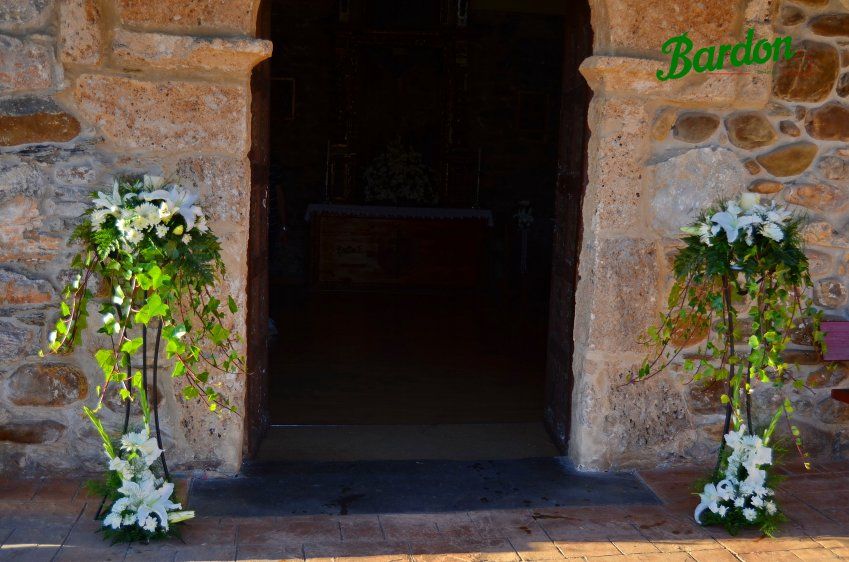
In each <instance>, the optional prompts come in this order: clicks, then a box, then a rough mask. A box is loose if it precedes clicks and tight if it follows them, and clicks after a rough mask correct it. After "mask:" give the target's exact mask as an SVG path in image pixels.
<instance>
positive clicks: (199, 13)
mask: <svg viewBox="0 0 849 562" xmlns="http://www.w3.org/2000/svg"><path fill="white" fill-rule="evenodd" d="M116 4H117V6H118V13H119V16H120V18H121V23H123V24H124V25H127V26H132V27H139V28H144V29H161V30H164V31H188V32H192V33H193V34H200V33H199V32H204V31H209V32H212V33H224V34H239V35H250V34H251V33H252V32H253V30H254V27H255V24H256V14H255V11H254V7H255V5H256V4H257V3H256V2H255V1H254V0H181V1H180V2H151V1H150V0H118V1H117V2H116Z"/></svg>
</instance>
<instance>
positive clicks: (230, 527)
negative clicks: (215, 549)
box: [180, 517, 236, 546]
mask: <svg viewBox="0 0 849 562" xmlns="http://www.w3.org/2000/svg"><path fill="white" fill-rule="evenodd" d="M180 535H181V538H182V539H183V541H185V543H186V544H188V545H191V546H203V545H222V546H228V545H229V546H235V545H236V524H235V523H233V522H230V521H222V520H221V519H219V518H217V517H196V518H195V519H190V520H189V521H187V522H186V523H185V524H183V526H182V529H181V530H180Z"/></svg>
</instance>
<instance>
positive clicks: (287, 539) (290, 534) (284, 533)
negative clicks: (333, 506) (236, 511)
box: [237, 516, 342, 545]
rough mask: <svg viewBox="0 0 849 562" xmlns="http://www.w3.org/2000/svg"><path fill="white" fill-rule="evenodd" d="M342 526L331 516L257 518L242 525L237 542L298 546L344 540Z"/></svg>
mask: <svg viewBox="0 0 849 562" xmlns="http://www.w3.org/2000/svg"><path fill="white" fill-rule="evenodd" d="M341 540H342V537H341V535H340V531H339V523H338V522H337V521H336V520H335V519H334V518H331V517H326V516H324V517H321V516H310V517H304V516H293V517H269V518H256V519H255V520H251V521H244V520H243V521H241V522H240V523H239V524H238V535H237V542H238V544H239V545H243V544H270V545H282V544H296V543H302V542H305V541H319V542H333V541H341Z"/></svg>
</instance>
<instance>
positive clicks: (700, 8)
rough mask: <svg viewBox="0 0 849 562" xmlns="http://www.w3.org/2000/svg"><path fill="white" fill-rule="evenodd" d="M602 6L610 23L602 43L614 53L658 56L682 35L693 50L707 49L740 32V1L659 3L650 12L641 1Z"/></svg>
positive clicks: (611, 1) (607, 1)
mask: <svg viewBox="0 0 849 562" xmlns="http://www.w3.org/2000/svg"><path fill="white" fill-rule="evenodd" d="M604 4H605V5H606V13H607V16H608V17H609V18H610V21H609V22H607V23H606V25H605V28H604V33H606V34H607V37H602V41H603V44H609V46H610V47H612V48H613V49H614V50H617V49H621V50H623V51H635V50H636V51H639V52H641V53H647V54H648V53H650V54H659V53H660V49H661V45H663V43H664V42H665V41H666V40H667V39H669V38H670V37H673V36H675V35H680V34H682V33H684V32H687V34H688V37H689V38H690V39H692V41H693V43H694V44H695V48H700V47H707V46H709V45H718V44H720V43H729V42H732V40H734V39H735V38H737V37H739V36H740V33H741V28H742V19H743V18H742V17H741V16H742V13H743V3H742V2H741V1H740V0H704V1H702V2H697V3H689V4H686V5H683V4H681V3H680V2H679V1H678V0H658V1H656V2H654V3H653V4H652V5H651V7H650V8H648V7H647V6H646V4H645V2H644V1H643V0H604ZM597 40H598V38H597Z"/></svg>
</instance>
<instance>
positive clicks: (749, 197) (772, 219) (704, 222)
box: [681, 193, 793, 246]
mask: <svg viewBox="0 0 849 562" xmlns="http://www.w3.org/2000/svg"><path fill="white" fill-rule="evenodd" d="M722 208H723V209H725V210H723V211H719V212H716V213H714V214H713V215H711V216H705V217H703V218H702V219H701V220H700V221H699V222H697V223H696V224H695V225H693V226H686V227H684V228H682V229H681V230H682V231H684V232H686V233H687V234H692V235H695V236H698V237H699V238H700V239H701V241H702V243H703V244H705V245H707V246H713V237H714V236H716V235H717V234H719V233H720V231H724V233H725V236H726V238H727V240H728V243H729V244H733V243H734V242H735V241H736V240H737V239H738V238H739V237H740V236H744V237H745V240H746V244H748V245H749V246H751V245H752V244H754V243H755V235H756V234H760V235H761V236H764V237H765V238H769V239H770V240H775V241H776V242H781V241H782V240H783V239H784V228H785V226H786V225H787V223H788V222H790V220H791V219H792V218H793V213H791V212H790V211H789V210H788V209H787V208H786V207H783V206H778V205H776V204H775V201H772V202H770V204H769V205H761V203H760V195H758V194H757V193H744V194H742V195H741V196H740V197H739V198H737V199H736V200H730V201H727V202H726V203H725V204H724V205H722Z"/></svg>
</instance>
